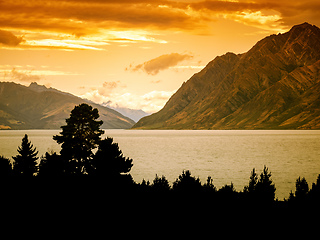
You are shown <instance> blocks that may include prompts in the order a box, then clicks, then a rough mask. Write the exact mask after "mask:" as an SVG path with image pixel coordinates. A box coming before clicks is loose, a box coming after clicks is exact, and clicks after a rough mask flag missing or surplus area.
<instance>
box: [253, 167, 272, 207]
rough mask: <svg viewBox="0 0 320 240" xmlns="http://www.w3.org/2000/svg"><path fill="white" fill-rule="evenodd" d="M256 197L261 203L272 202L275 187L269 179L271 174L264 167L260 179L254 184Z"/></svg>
mask: <svg viewBox="0 0 320 240" xmlns="http://www.w3.org/2000/svg"><path fill="white" fill-rule="evenodd" d="M255 192H256V193H257V197H258V198H259V200H260V201H263V202H269V203H270V202H273V201H274V197H275V192H276V187H275V185H274V184H273V182H272V179H271V172H269V169H268V168H267V167H266V166H264V168H263V171H262V173H261V174H260V178H259V180H258V182H257V184H256V191H255Z"/></svg>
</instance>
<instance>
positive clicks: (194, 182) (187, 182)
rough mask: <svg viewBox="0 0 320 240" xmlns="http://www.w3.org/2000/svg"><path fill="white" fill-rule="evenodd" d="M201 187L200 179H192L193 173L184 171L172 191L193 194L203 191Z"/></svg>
mask: <svg viewBox="0 0 320 240" xmlns="http://www.w3.org/2000/svg"><path fill="white" fill-rule="evenodd" d="M201 187H202V186H201V182H200V179H199V178H195V177H192V176H191V172H190V171H189V170H187V171H182V174H181V175H179V178H177V179H176V181H175V182H174V183H173V186H172V189H173V190H174V191H176V192H184V193H187V192H190V193H192V192H199V191H201Z"/></svg>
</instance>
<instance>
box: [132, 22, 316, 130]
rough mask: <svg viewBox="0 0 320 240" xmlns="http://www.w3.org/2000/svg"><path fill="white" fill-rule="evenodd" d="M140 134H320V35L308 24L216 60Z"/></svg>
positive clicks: (141, 125) (147, 120)
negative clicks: (276, 131)
mask: <svg viewBox="0 0 320 240" xmlns="http://www.w3.org/2000/svg"><path fill="white" fill-rule="evenodd" d="M133 128H140V129H320V29H319V28H318V27H316V26H313V25H310V24H308V23H304V24H301V25H297V26H294V27H292V29H291V30H290V31H289V32H287V33H284V34H278V35H271V36H269V37H266V38H264V39H262V40H261V41H259V42H258V43H257V44H256V45H255V46H254V47H252V48H251V49H250V50H249V51H248V52H246V53H244V54H238V55H236V54H234V53H227V54H225V55H223V56H219V57H216V58H215V59H214V60H213V61H211V62H210V63H209V64H208V65H207V66H206V67H205V68H204V69H203V70H202V71H200V72H199V73H197V74H195V75H194V76H193V77H191V78H190V79H189V80H188V81H187V82H186V83H184V84H183V85H182V86H181V87H180V89H179V90H178V91H177V92H176V93H175V94H174V95H173V96H172V97H171V98H170V99H169V101H168V102H167V103H166V105H165V106H164V108H163V109H161V110H160V111H159V112H157V113H155V114H153V115H151V116H148V117H145V118H142V119H141V120H140V121H139V122H138V123H137V124H135V125H134V127H133Z"/></svg>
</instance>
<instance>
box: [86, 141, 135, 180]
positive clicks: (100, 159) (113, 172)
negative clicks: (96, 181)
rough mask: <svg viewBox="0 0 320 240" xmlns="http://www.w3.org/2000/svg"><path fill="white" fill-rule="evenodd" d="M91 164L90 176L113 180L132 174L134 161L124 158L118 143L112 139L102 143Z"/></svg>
mask: <svg viewBox="0 0 320 240" xmlns="http://www.w3.org/2000/svg"><path fill="white" fill-rule="evenodd" d="M90 163H91V164H90V170H89V169H88V173H89V174H91V175H95V176H98V177H105V178H113V179H114V178H117V177H119V176H120V175H121V174H124V173H128V172H130V170H131V168H132V166H133V164H132V159H130V158H126V157H124V156H123V154H122V151H121V150H120V149H119V145H118V143H114V142H113V138H110V137H108V138H105V139H104V140H101V141H100V143H99V147H98V150H97V152H96V154H95V155H94V156H93V158H92V160H91V162H90Z"/></svg>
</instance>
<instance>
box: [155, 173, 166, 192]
mask: <svg viewBox="0 0 320 240" xmlns="http://www.w3.org/2000/svg"><path fill="white" fill-rule="evenodd" d="M151 187H152V189H153V190H154V191H155V192H157V193H166V192H169V190H170V185H169V182H168V180H167V179H166V177H165V176H162V177H161V178H160V177H158V175H157V174H156V177H155V179H153V183H152V185H151Z"/></svg>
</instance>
